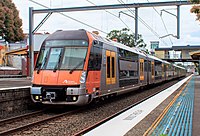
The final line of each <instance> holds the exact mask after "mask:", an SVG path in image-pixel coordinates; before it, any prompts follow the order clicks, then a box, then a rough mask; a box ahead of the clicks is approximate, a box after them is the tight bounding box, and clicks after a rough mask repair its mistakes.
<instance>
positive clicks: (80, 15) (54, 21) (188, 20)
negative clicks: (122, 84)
mask: <svg viewBox="0 0 200 136" xmlns="http://www.w3.org/2000/svg"><path fill="white" fill-rule="evenodd" d="M35 1H37V2H39V3H41V4H44V5H46V6H49V7H50V6H51V7H52V8H59V7H61V8H63V7H75V6H76V7H77V6H91V4H90V3H88V2H87V1H86V0H67V1H66V0H56V1H54V0H42V1H38V0H35ZM152 1H153V0H152ZM13 2H14V3H15V4H16V6H17V8H18V10H19V11H20V17H21V18H22V20H23V30H24V32H28V29H29V26H28V24H29V22H28V15H29V13H28V11H29V8H28V7H34V9H41V8H42V7H41V6H38V5H36V4H34V3H32V2H29V1H28V0H23V4H22V1H21V0H13ZM92 2H93V3H96V4H97V5H108V4H119V2H118V1H117V0H110V1H102V0H95V1H94V0H93V1H92ZM124 2H128V3H133V2H147V1H146V0H143V1H139V0H138V1H136V0H126V1H125V0H124ZM153 2H155V1H153ZM169 8H176V7H175V6H173V7H159V8H156V10H157V11H158V12H160V11H161V10H162V9H169ZM190 8H191V6H181V39H179V40H178V39H175V38H173V37H170V38H169V37H166V38H163V39H162V41H163V42H161V40H160V39H159V37H157V36H155V35H154V34H153V33H152V32H151V31H150V30H149V29H147V27H145V26H144V25H143V24H142V23H141V22H139V33H140V34H142V35H143V38H144V40H145V42H146V43H147V44H149V43H150V41H156V40H160V44H161V46H171V42H172V43H173V45H187V44H199V41H200V39H199V37H197V36H195V35H194V33H195V32H197V31H200V27H199V22H197V21H195V19H196V17H195V15H194V14H191V13H190ZM123 10H126V9H123ZM109 11H110V12H112V13H114V14H115V15H118V12H119V11H120V10H109ZM169 11H170V12H172V13H174V14H176V10H169ZM127 13H128V12H127ZM65 14H67V15H69V16H71V17H73V18H76V19H78V20H80V21H82V22H85V23H87V24H89V25H92V26H94V27H97V28H99V29H101V30H103V31H105V32H109V31H111V30H113V29H121V28H124V27H126V26H125V25H124V24H123V23H122V22H121V21H120V20H119V19H118V18H116V17H113V16H112V15H110V14H108V13H106V12H105V11H88V12H70V13H65ZM129 14H130V13H129ZM44 16H45V14H40V15H35V17H34V24H35V26H36V25H37V24H38V23H39V22H40V21H41V20H42V19H43V17H44ZM139 16H140V17H141V18H142V19H143V20H144V21H145V22H146V23H147V24H148V25H149V26H150V27H151V28H152V29H153V30H154V31H156V33H158V35H159V36H164V35H166V34H167V32H166V30H165V27H164V25H163V23H162V20H161V18H160V16H159V15H158V14H157V13H156V12H155V11H154V9H153V8H139ZM121 18H122V19H123V21H124V22H126V24H127V25H128V26H129V27H130V28H131V29H132V30H133V31H134V26H135V24H134V19H133V18H130V17H127V16H125V15H122V16H121ZM162 18H163V20H164V22H165V24H166V27H167V30H168V33H169V34H173V35H176V18H175V17H174V16H172V15H169V14H167V13H163V14H162ZM58 29H62V30H65V29H71V30H72V29H86V30H89V31H93V30H94V29H93V28H90V27H87V26H85V25H83V24H80V23H78V22H76V21H73V20H71V19H69V18H66V17H63V16H61V15H59V14H55V13H54V14H53V15H52V16H51V17H50V18H49V19H48V20H47V22H45V24H44V25H43V26H42V27H41V28H40V30H39V31H40V32H44V31H48V32H54V31H56V30H58ZM100 34H101V35H103V36H104V37H105V34H103V33H100ZM170 39H171V40H170ZM165 43H167V45H166V44H165Z"/></svg>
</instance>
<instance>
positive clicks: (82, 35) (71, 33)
mask: <svg viewBox="0 0 200 136" xmlns="http://www.w3.org/2000/svg"><path fill="white" fill-rule="evenodd" d="M46 40H86V41H89V39H88V36H87V33H86V31H85V30H83V29H80V30H66V31H62V30H58V31H56V32H54V33H53V34H51V35H49V36H48V37H47V38H46Z"/></svg>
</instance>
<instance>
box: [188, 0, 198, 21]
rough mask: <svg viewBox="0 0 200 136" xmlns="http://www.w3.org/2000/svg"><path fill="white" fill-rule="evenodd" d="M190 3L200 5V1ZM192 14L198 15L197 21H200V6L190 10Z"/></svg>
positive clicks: (191, 0) (194, 0) (195, 0)
mask: <svg viewBox="0 0 200 136" xmlns="http://www.w3.org/2000/svg"><path fill="white" fill-rule="evenodd" d="M190 2H192V3H194V4H200V0H190ZM190 12H191V13H194V14H196V16H197V18H196V19H197V20H199V21H200V6H199V5H194V6H193V7H192V8H191V9H190Z"/></svg>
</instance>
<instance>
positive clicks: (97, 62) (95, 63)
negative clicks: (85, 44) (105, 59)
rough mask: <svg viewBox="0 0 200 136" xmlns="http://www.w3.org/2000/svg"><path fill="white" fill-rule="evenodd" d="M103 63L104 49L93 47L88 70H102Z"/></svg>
mask: <svg viewBox="0 0 200 136" xmlns="http://www.w3.org/2000/svg"><path fill="white" fill-rule="evenodd" d="M101 62H102V48H101V47H96V46H92V48H91V51H90V57H89V63H88V70H100V69H101Z"/></svg>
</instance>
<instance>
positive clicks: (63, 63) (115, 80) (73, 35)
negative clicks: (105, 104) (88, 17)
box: [30, 29, 186, 106]
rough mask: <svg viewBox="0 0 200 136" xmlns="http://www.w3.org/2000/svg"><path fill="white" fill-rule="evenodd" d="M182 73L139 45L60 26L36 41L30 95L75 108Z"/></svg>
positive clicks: (50, 103) (181, 70)
mask: <svg viewBox="0 0 200 136" xmlns="http://www.w3.org/2000/svg"><path fill="white" fill-rule="evenodd" d="M185 75H186V69H185V68H183V67H181V66H177V65H175V64H171V63H169V62H167V61H164V60H161V59H159V58H157V57H155V56H152V55H149V54H146V53H145V52H144V51H142V50H141V49H139V48H135V47H133V48H130V47H128V46H125V45H123V44H121V43H118V42H115V41H112V40H109V39H107V38H103V37H101V36H99V35H96V34H94V33H92V32H89V31H86V30H84V29H80V30H67V31H63V30H59V31H56V32H54V33H53V34H51V35H49V36H48V37H47V38H46V39H45V40H44V42H43V43H42V45H41V48H40V51H39V54H38V58H37V61H36V64H35V68H34V71H33V78H32V86H31V92H30V93H31V98H32V100H33V102H35V103H41V104H49V105H77V106H80V105H86V104H89V103H90V102H91V101H93V100H98V99H100V98H105V97H108V96H115V95H120V94H124V93H128V92H131V91H134V90H136V89H139V88H140V87H146V86H148V85H152V84H157V83H160V82H164V81H167V80H171V79H174V78H179V77H183V76H185Z"/></svg>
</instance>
